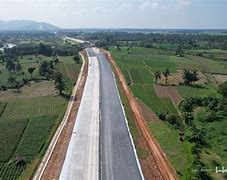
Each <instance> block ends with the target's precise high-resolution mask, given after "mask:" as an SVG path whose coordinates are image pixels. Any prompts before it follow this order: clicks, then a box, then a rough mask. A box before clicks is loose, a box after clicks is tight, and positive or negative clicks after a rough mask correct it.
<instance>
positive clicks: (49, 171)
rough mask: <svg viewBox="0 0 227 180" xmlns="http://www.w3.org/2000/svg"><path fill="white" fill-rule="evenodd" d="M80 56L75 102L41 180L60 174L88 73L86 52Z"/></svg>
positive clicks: (53, 177) (55, 177) (48, 179)
mask: <svg viewBox="0 0 227 180" xmlns="http://www.w3.org/2000/svg"><path fill="white" fill-rule="evenodd" d="M82 55H83V56H84V57H85V59H86V60H85V65H84V69H83V72H82V77H81V80H80V82H79V86H78V89H77V92H76V97H75V100H74V102H73V105H72V109H71V112H70V114H69V118H68V120H67V122H66V124H65V126H64V128H63V130H62V132H61V135H60V137H59V139H58V141H57V144H56V146H55V148H54V151H53V153H52V155H51V157H50V159H49V162H48V164H47V166H46V168H45V171H44V173H43V175H42V178H41V179H43V180H50V179H59V176H60V173H61V169H62V166H63V163H64V160H65V156H66V151H67V148H68V144H69V141H70V137H71V134H72V131H73V127H74V124H75V120H76V115H77V111H78V108H79V105H80V101H81V97H82V94H83V89H84V85H85V81H86V77H87V72H88V65H87V64H88V63H87V62H88V61H87V55H86V52H85V51H83V52H82Z"/></svg>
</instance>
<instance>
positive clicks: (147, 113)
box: [137, 99, 159, 122]
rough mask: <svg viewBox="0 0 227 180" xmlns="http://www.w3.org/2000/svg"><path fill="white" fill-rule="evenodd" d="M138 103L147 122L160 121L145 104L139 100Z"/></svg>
mask: <svg viewBox="0 0 227 180" xmlns="http://www.w3.org/2000/svg"><path fill="white" fill-rule="evenodd" d="M137 102H138V105H139V106H138V107H139V111H140V113H141V114H142V115H143V116H144V119H145V120H146V121H152V122H157V121H159V119H158V117H157V116H156V114H155V113H154V112H153V111H152V110H151V109H150V108H149V107H148V106H147V105H146V104H144V103H143V102H142V101H140V100H139V99H137Z"/></svg>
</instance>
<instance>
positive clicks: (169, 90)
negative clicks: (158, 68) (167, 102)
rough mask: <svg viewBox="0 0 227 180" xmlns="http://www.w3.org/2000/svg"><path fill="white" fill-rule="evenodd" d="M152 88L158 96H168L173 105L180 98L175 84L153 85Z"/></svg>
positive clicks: (178, 101)
mask: <svg viewBox="0 0 227 180" xmlns="http://www.w3.org/2000/svg"><path fill="white" fill-rule="evenodd" d="M154 89H155V92H156V94H157V95H158V96H159V97H169V98H170V99H171V100H172V102H173V103H174V104H175V105H177V104H178V103H180V101H181V100H182V97H181V95H180V94H179V93H178V91H177V88H176V87H175V86H163V85H154Z"/></svg>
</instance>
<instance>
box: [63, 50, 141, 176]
mask: <svg viewBox="0 0 227 180" xmlns="http://www.w3.org/2000/svg"><path fill="white" fill-rule="evenodd" d="M87 52H88V59H89V67H88V76H87V81H86V84H85V88H84V92H83V96H82V99H81V104H80V107H79V110H78V114H77V118H76V123H75V126H74V129H73V133H72V136H71V140H70V143H69V146H68V149H67V153H66V158H65V161H64V164H63V167H62V171H61V174H60V179H62V180H66V179H67V180H69V179H77V180H98V179H103V180H140V179H143V175H142V171H141V168H140V164H139V161H138V158H137V155H136V151H135V147H134V144H133V140H132V138H131V134H130V132H129V128H128V124H127V120H126V117H125V113H124V109H123V106H122V104H121V100H120V97H119V93H118V89H117V85H116V82H115V77H114V74H113V72H112V69H111V66H110V64H109V62H108V61H107V59H106V57H105V56H104V54H103V53H102V52H99V50H98V49H96V48H93V49H87Z"/></svg>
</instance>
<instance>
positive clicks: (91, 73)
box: [60, 52, 100, 180]
mask: <svg viewBox="0 0 227 180" xmlns="http://www.w3.org/2000/svg"><path fill="white" fill-rule="evenodd" d="M88 54H91V56H90V57H89V67H88V76H87V81H86V84H85V87H84V92H83V96H82V99H81V104H80V107H79V110H78V114H77V117H76V123H75V126H74V129H73V133H72V136H71V140H70V143H69V146H68V149H67V153H66V158H65V161H64V164H63V168H62V171H61V174H60V179H61V180H74V179H77V180H82V179H83V180H98V179H99V88H100V86H99V64H98V61H97V57H95V56H94V54H93V56H92V53H89V52H88Z"/></svg>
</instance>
